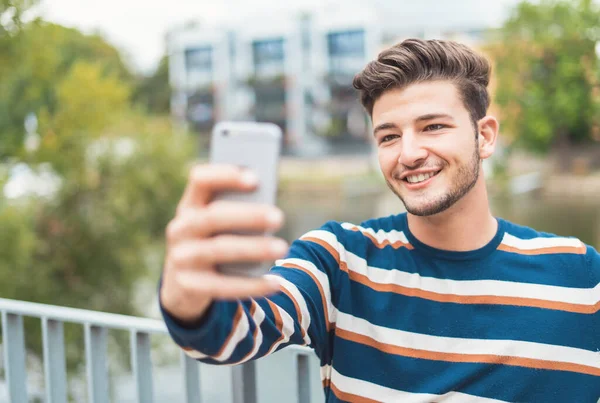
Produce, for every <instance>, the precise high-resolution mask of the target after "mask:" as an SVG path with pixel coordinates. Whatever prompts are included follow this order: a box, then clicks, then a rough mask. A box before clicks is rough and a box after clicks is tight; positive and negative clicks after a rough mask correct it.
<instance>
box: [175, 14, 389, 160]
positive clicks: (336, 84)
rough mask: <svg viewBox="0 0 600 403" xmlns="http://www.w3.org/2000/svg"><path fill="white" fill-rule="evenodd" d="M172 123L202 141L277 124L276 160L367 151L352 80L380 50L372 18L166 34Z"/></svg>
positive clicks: (283, 21) (268, 22)
mask: <svg viewBox="0 0 600 403" xmlns="http://www.w3.org/2000/svg"><path fill="white" fill-rule="evenodd" d="M167 42H168V52H169V56H170V61H169V67H170V68H169V71H170V83H171V87H172V88H173V96H172V100H171V110H172V114H173V117H174V118H175V119H176V120H178V121H179V122H182V123H183V122H185V123H186V124H187V125H189V127H190V128H191V129H192V130H194V131H197V132H199V133H202V135H203V136H208V135H209V132H210V129H211V128H212V126H213V124H214V123H215V122H216V121H218V120H256V121H268V122H274V123H276V124H278V125H279V126H280V127H281V128H282V130H283V132H284V138H283V141H284V151H285V152H287V153H292V154H297V155H316V154H322V153H325V152H331V151H332V150H333V151H335V149H336V148H337V147H338V146H340V145H344V146H348V145H349V144H354V143H355V144H356V147H358V148H361V149H364V148H365V146H366V145H367V144H368V141H369V138H368V135H367V130H366V128H367V126H366V125H367V121H366V116H365V115H364V113H363V111H362V109H361V107H360V104H359V102H358V99H357V97H356V95H355V93H354V90H353V88H352V78H353V76H354V75H355V74H356V73H357V72H358V71H360V69H361V68H362V67H363V66H364V65H365V63H366V62H367V61H368V60H370V59H372V58H373V57H374V56H375V55H376V52H377V50H378V47H379V44H380V43H381V38H380V32H379V29H378V26H377V24H376V20H375V18H374V16H373V15H369V14H368V13H365V12H364V10H362V11H358V10H353V11H349V10H345V11H344V12H339V13H337V14H336V15H334V16H331V15H325V13H319V12H315V13H312V14H301V15H299V16H294V17H287V18H278V19H274V18H270V17H265V20H264V21H261V20H260V19H254V20H253V21H252V23H251V24H245V25H244V26H241V27H237V28H236V29H228V28H226V27H223V28H221V27H219V28H215V27H208V26H203V25H197V26H188V27H185V28H180V29H177V30H172V31H171V32H170V33H169V35H168V41H167Z"/></svg>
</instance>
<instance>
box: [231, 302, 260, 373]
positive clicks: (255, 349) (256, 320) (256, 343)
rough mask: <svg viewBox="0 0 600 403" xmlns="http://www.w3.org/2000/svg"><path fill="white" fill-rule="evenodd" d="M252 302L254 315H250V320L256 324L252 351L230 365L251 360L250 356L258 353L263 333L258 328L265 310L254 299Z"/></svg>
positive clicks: (252, 356)
mask: <svg viewBox="0 0 600 403" xmlns="http://www.w3.org/2000/svg"><path fill="white" fill-rule="evenodd" d="M252 304H253V305H254V306H256V309H255V310H254V315H252V320H253V321H254V323H255V325H256V339H254V347H253V348H252V351H251V352H250V354H249V355H248V357H246V358H244V359H241V360H240V361H237V362H235V363H232V364H230V365H238V364H242V363H244V362H246V361H249V360H251V359H252V358H254V356H256V353H258V350H259V349H260V346H261V344H262V341H263V334H262V330H261V329H260V325H262V323H263V321H264V320H265V317H266V314H265V311H264V310H263V309H262V308H261V307H260V305H259V304H258V303H256V301H254V300H252Z"/></svg>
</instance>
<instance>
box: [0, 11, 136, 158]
mask: <svg viewBox="0 0 600 403" xmlns="http://www.w3.org/2000/svg"><path fill="white" fill-rule="evenodd" d="M7 41H8V42H9V43H10V44H11V48H12V49H16V50H15V51H14V52H13V53H12V56H11V57H10V58H8V59H7V61H6V65H7V66H10V67H7V68H5V69H2V68H0V133H2V137H1V138H0V161H1V160H3V159H6V158H8V157H11V156H15V155H18V154H19V153H20V152H21V151H22V145H23V138H24V134H25V133H24V129H23V121H24V119H25V116H27V115H28V114H29V113H46V114H47V115H49V116H54V114H56V113H58V108H59V101H58V98H59V97H60V94H59V93H58V92H57V91H58V88H59V87H58V85H57V83H58V82H60V80H61V79H62V78H63V77H65V76H66V75H69V74H73V71H74V70H73V69H72V67H73V65H74V64H76V63H82V62H87V63H91V64H93V65H94V66H95V69H96V70H97V71H98V74H100V75H101V76H111V77H114V79H118V80H120V81H121V82H123V83H125V84H127V85H131V84H132V83H133V78H132V77H133V76H132V74H131V73H129V71H128V69H127V67H126V65H125V64H124V62H123V61H122V59H121V57H120V55H119V53H118V51H117V50H116V49H115V48H114V47H112V46H111V45H110V44H108V43H106V42H105V41H104V40H103V39H102V38H100V37H99V36H94V35H92V36H88V35H84V34H82V33H81V32H79V31H77V30H75V29H71V28H65V27H62V26H60V25H56V24H50V23H46V22H43V21H36V22H35V23H29V24H27V25H26V26H24V27H23V28H22V29H21V30H20V32H19V33H18V34H16V35H14V36H13V37H11V38H9V40H7ZM0 57H1V56H0ZM80 70H81V68H80ZM79 74H83V73H81V72H80V73H79ZM85 89H86V85H85V84H84V85H82V86H81V87H80V91H81V92H85ZM73 95H77V94H73ZM78 96H79V97H82V96H85V94H80V95H78Z"/></svg>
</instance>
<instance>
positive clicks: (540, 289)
mask: <svg viewBox="0 0 600 403" xmlns="http://www.w3.org/2000/svg"><path fill="white" fill-rule="evenodd" d="M322 232H324V231H322ZM315 236H318V237H319V239H321V240H323V241H325V242H327V243H328V244H329V245H330V246H331V247H333V248H335V249H336V250H337V252H338V254H339V255H340V260H341V261H342V262H345V263H346V265H347V266H348V270H350V271H353V272H355V273H358V274H362V275H364V276H366V277H367V278H368V279H369V280H370V281H372V282H374V283H378V284H395V285H399V286H402V287H407V288H412V289H417V290H423V291H430V292H434V293H437V294H446V295H459V296H479V295H489V296H498V297H515V298H529V299H541V300H546V301H554V302H562V303H569V304H580V305H588V306H593V305H595V304H597V303H598V301H600V283H598V284H596V285H595V287H593V288H572V287H560V286H553V285H545V284H530V283H517V282H512V281H502V280H446V279H438V278H434V277H424V276H421V275H419V274H418V273H408V272H404V271H400V270H396V269H381V268H378V267H373V266H367V261H366V260H365V259H363V258H361V257H359V256H357V255H355V254H354V253H352V252H349V251H347V250H346V249H345V248H344V246H343V245H341V244H340V243H339V242H338V241H337V238H335V236H333V235H332V234H331V233H329V232H324V233H320V234H315Z"/></svg>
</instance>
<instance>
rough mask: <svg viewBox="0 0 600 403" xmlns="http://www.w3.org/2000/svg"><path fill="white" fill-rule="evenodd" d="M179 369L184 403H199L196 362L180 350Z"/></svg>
mask: <svg viewBox="0 0 600 403" xmlns="http://www.w3.org/2000/svg"><path fill="white" fill-rule="evenodd" d="M180 354H181V367H182V370H183V382H184V387H185V403H200V402H201V400H200V382H199V379H198V376H199V372H200V371H199V368H198V361H196V360H194V359H193V358H192V357H190V356H189V355H187V354H186V353H184V352H183V350H181V353H180Z"/></svg>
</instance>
